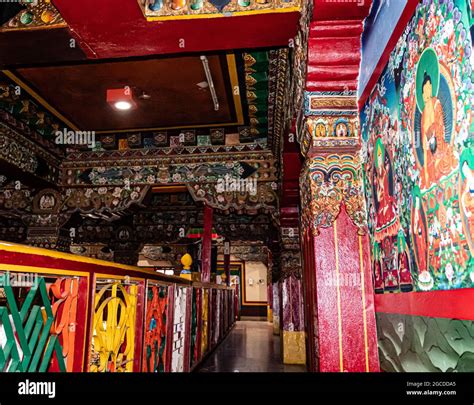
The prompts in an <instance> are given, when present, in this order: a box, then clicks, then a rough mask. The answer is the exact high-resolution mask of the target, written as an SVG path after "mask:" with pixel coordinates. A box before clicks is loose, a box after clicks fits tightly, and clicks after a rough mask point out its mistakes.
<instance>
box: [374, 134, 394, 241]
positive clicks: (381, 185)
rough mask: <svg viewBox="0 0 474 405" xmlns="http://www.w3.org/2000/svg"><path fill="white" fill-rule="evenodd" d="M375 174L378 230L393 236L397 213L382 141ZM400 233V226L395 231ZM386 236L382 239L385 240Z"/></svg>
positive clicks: (377, 148) (376, 147) (377, 155)
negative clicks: (392, 229)
mask: <svg viewBox="0 0 474 405" xmlns="http://www.w3.org/2000/svg"><path fill="white" fill-rule="evenodd" d="M375 174H376V197H377V201H378V212H377V230H378V231H382V230H384V232H383V234H384V235H385V234H392V233H393V232H391V230H390V231H389V229H388V228H391V227H392V225H396V223H397V221H396V219H397V218H396V213H395V207H394V197H393V195H392V192H391V190H390V186H389V167H388V164H387V163H386V161H385V149H384V146H383V144H382V141H381V139H378V141H377V142H376V146H375ZM394 232H395V233H396V232H398V226H397V228H396V229H394ZM384 235H381V236H380V238H377V239H379V240H380V239H383V237H384Z"/></svg>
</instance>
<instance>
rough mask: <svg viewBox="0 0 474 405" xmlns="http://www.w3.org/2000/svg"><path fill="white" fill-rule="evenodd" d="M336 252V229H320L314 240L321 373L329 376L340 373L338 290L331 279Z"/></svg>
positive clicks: (334, 267) (334, 266)
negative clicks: (323, 372)
mask: <svg viewBox="0 0 474 405" xmlns="http://www.w3.org/2000/svg"><path fill="white" fill-rule="evenodd" d="M334 252H335V246H334V230H333V228H326V229H321V233H320V235H319V236H317V237H316V238H314V260H315V272H316V273H315V274H316V280H317V285H316V294H317V316H318V340H319V371H329V372H331V371H332V372H338V371H341V370H340V364H339V332H338V322H337V319H338V312H337V295H336V288H335V287H334V286H333V285H332V283H331V277H332V275H333V274H334V272H335V269H336V256H335V254H334Z"/></svg>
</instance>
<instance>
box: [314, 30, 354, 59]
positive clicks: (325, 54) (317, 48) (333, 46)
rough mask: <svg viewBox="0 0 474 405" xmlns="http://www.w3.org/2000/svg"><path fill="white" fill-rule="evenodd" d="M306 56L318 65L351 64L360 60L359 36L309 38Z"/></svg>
mask: <svg viewBox="0 0 474 405" xmlns="http://www.w3.org/2000/svg"><path fill="white" fill-rule="evenodd" d="M308 49H309V52H308V58H309V60H310V63H311V61H314V62H316V63H317V64H318V65H346V64H349V65H353V64H358V63H359V60H360V37H351V38H347V37H344V38H339V37H335V38H310V39H309V42H308Z"/></svg>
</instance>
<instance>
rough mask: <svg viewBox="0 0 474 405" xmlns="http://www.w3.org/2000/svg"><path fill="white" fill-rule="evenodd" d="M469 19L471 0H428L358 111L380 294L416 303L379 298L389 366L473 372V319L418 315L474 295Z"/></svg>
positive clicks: (380, 330) (381, 337) (384, 351)
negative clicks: (435, 300) (444, 295)
mask: <svg viewBox="0 0 474 405" xmlns="http://www.w3.org/2000/svg"><path fill="white" fill-rule="evenodd" d="M472 21H473V14H472V9H471V2H470V1H466V0H424V1H423V2H421V3H420V4H419V5H418V7H417V9H416V11H415V13H414V15H413V17H412V18H411V20H410V21H409V23H408V25H407V27H406V29H405V30H404V33H403V35H402V36H401V38H399V40H398V42H397V44H396V46H395V48H394V49H393V50H392V51H391V53H390V59H389V61H388V63H387V64H386V66H385V67H384V69H383V72H382V75H381V76H380V78H379V80H378V82H377V84H376V85H375V86H374V87H373V89H372V91H371V94H370V97H369V98H368V100H367V102H366V103H365V106H364V107H363V108H362V111H361V129H362V137H363V141H364V145H363V154H364V161H365V175H366V177H365V192H366V200H367V209H368V225H369V233H370V238H371V245H372V249H371V252H372V257H371V260H372V270H373V274H374V283H375V290H376V293H378V294H384V293H400V294H405V295H404V297H406V299H407V300H408V299H410V300H411V302H412V303H413V305H410V306H407V308H408V307H409V309H407V310H405V312H404V313H402V312H401V310H398V312H397V308H396V307H391V302H395V301H394V300H393V294H385V295H380V296H379V297H378V298H377V299H376V303H377V302H378V303H379V306H380V304H383V307H384V310H387V309H388V310H389V312H391V313H392V314H391V315H390V316H389V315H388V314H386V313H382V312H380V311H379V310H378V309H377V308H376V309H377V312H378V314H377V321H378V338H379V349H380V353H381V366H382V368H383V369H385V370H386V371H393V370H394V369H395V370H398V371H414V370H415V369H420V370H421V369H424V368H423V367H425V368H429V371H448V370H451V371H452V370H463V371H467V370H469V371H474V362H473V361H472V358H473V357H474V351H473V346H472V336H474V335H473V329H472V322H471V321H472V320H474V319H473V318H472V317H471V318H468V319H465V318H462V317H461V316H459V319H460V320H459V321H458V320H455V319H456V318H458V316H457V314H456V312H455V311H454V313H452V314H451V316H450V317H449V318H448V317H446V318H439V317H435V316H430V315H431V314H430V312H429V311H428V312H426V310H424V311H423V314H422V315H423V316H417V314H418V313H419V312H420V310H419V309H420V308H421V305H422V302H423V297H424V295H423V294H428V292H434V293H435V294H436V293H440V292H441V290H448V291H449V294H452V295H453V296H454V298H455V296H456V295H457V294H459V291H460V290H461V289H468V291H467V292H468V294H472V299H471V302H473V301H472V300H474V290H473V287H474V259H473V251H474V245H473V233H474V138H473V133H474V128H473V120H472V104H473V100H474V85H473V82H472V67H473V56H472ZM379 24H381V23H380V22H379ZM390 296H392V297H390ZM409 297H410V298H409ZM439 302H442V301H441V300H440V301H439ZM433 310H434V308H433ZM463 331H465V333H464V332H463ZM442 335H446V339H448V340H449V338H450V337H452V338H453V339H462V340H463V341H465V342H466V345H465V346H464V347H463V348H461V347H459V345H456V344H451V343H449V344H448V346H446V344H445V342H444V340H443V339H442V338H441V336H442ZM438 338H439V339H438ZM443 342H444V343H443ZM466 356H467V357H468V358H469V359H470V360H469V361H466ZM423 364H424V365H423ZM447 365H449V367H448V366H447ZM424 370H425V369H424Z"/></svg>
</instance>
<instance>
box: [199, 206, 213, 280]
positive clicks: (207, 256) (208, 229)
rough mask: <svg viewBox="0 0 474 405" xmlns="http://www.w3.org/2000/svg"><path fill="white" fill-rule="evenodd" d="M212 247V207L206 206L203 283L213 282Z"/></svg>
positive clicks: (203, 242) (202, 259)
mask: <svg viewBox="0 0 474 405" xmlns="http://www.w3.org/2000/svg"><path fill="white" fill-rule="evenodd" d="M211 247H212V207H209V206H208V205H205V206H204V230H203V235H202V257H201V266H202V268H201V281H202V282H203V283H210V282H211Z"/></svg>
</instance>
